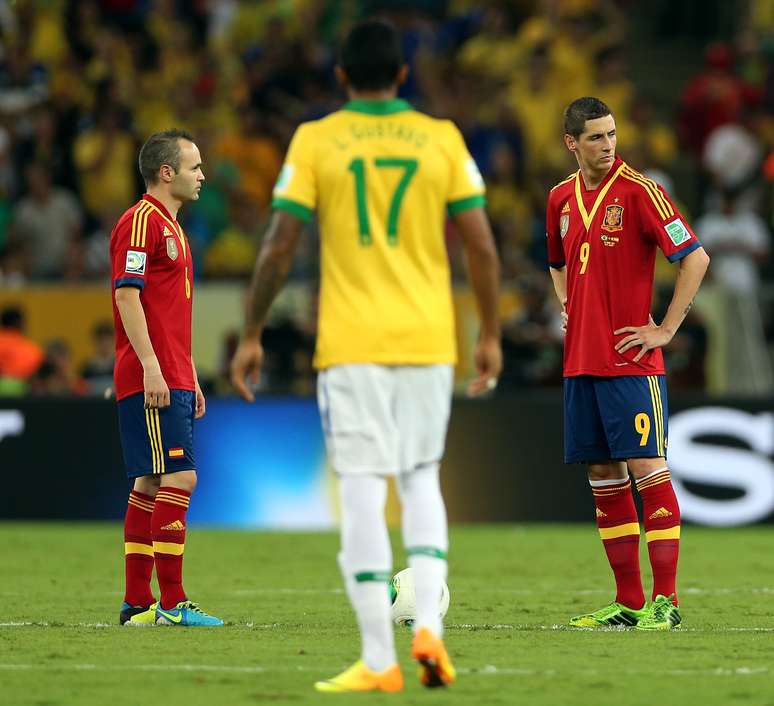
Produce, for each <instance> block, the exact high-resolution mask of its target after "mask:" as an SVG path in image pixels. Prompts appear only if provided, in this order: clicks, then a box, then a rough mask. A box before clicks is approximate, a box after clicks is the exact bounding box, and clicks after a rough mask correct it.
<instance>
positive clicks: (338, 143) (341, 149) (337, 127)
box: [273, 99, 484, 368]
mask: <svg viewBox="0 0 774 706" xmlns="http://www.w3.org/2000/svg"><path fill="white" fill-rule="evenodd" d="M273 205H274V208H276V209H280V210H285V211H288V212H289V213H292V214H294V215H296V216H298V217H299V218H300V219H301V220H304V221H308V220H309V219H310V218H311V217H312V212H313V211H314V210H316V211H317V212H318V218H319V228H320V241H321V249H322V252H321V268H322V286H321V290H320V314H319V333H318V339H317V350H316V355H315V364H316V367H318V368H327V367H329V366H331V365H338V364H342V363H362V362H371V363H384V364H409V363H414V364H417V363H419V364H424V363H454V362H455V360H456V351H455V338H454V319H453V310H452V299H451V289H450V287H449V265H448V259H447V256H446V245H445V242H444V224H445V221H446V214H447V211H448V212H449V213H451V214H456V213H460V212H462V211H464V210H466V209H470V208H475V207H480V206H483V205H484V183H483V180H482V179H481V175H480V174H479V172H478V169H477V167H476V164H475V162H474V161H473V159H472V158H471V156H470V154H469V153H468V150H467V148H466V147H465V142H464V141H463V139H462V135H461V134H460V132H459V130H458V129H457V128H456V127H455V125H454V124H453V123H452V122H450V121H448V120H436V119H434V118H431V117H428V116H426V115H423V114H422V113H419V112H417V111H415V110H413V109H412V107H411V106H410V105H409V104H408V103H406V102H405V101H403V100H399V99H393V100H380V101H374V100H353V101H350V102H349V103H347V104H346V105H345V106H344V107H343V108H342V109H341V110H339V111H337V112H335V113H333V114H332V115H329V116H328V117H326V118H323V119H322V120H317V121H314V122H310V123H305V124H303V125H301V126H300V127H299V128H298V130H297V131H296V134H295V136H294V138H293V141H292V143H291V145H290V149H289V151H288V155H287V159H286V160H285V164H284V166H283V168H282V172H281V173H280V177H279V180H278V182H277V186H276V187H275V189H274V201H273Z"/></svg>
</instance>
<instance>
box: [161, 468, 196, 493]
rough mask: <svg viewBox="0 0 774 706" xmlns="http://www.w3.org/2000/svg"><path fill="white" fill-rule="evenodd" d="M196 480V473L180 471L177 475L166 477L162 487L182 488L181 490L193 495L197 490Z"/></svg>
mask: <svg viewBox="0 0 774 706" xmlns="http://www.w3.org/2000/svg"><path fill="white" fill-rule="evenodd" d="M196 480H197V478H196V471H178V472H177V473H170V474H169V475H165V476H164V478H163V480H162V481H161V485H163V486H171V487H173V488H180V490H185V491H186V492H187V493H193V492H194V490H195V489H196Z"/></svg>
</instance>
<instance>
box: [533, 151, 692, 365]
mask: <svg viewBox="0 0 774 706" xmlns="http://www.w3.org/2000/svg"><path fill="white" fill-rule="evenodd" d="M546 236H547V238H548V262H549V264H550V266H551V267H554V268H561V267H564V266H565V265H566V266H567V315H568V317H569V319H568V323H567V335H566V337H565V341H564V375H565V377H572V376H574V375H599V376H613V375H661V374H663V373H664V356H663V355H662V353H661V349H660V348H656V349H654V350H651V351H648V352H647V353H646V354H645V355H644V356H643V357H642V358H641V359H640V360H639V361H638V362H637V363H635V362H634V360H633V359H634V357H635V356H636V355H637V353H639V351H640V348H639V346H636V347H634V348H630V349H629V350H628V351H626V352H625V353H623V354H621V353H618V352H617V351H616V350H615V344H616V343H617V342H618V341H620V340H621V339H622V338H623V337H624V336H626V335H628V334H621V335H618V336H614V335H613V331H615V330H616V329H619V328H623V327H624V326H644V325H645V324H647V323H648V316H649V314H650V305H651V298H652V294H653V267H654V264H655V258H656V249H657V248H660V249H661V251H662V252H663V253H664V255H666V257H667V259H668V260H669V261H670V262H676V261H678V260H680V259H681V258H683V257H685V256H686V255H687V254H688V253H689V252H691V251H693V250H695V249H696V248H698V247H700V243H699V241H698V240H697V238H696V235H695V234H694V232H693V231H692V230H691V227H690V226H689V225H688V224H687V223H686V222H685V221H684V220H683V218H682V217H681V215H680V213H679V212H678V210H677V208H675V205H674V203H673V202H672V200H671V199H670V198H669V196H668V195H667V194H666V193H665V192H664V191H663V189H662V188H661V187H660V186H658V184H656V182H654V181H653V180H651V179H647V178H646V177H644V176H643V175H642V174H640V173H639V172H637V171H635V170H634V169H632V168H631V167H629V166H628V165H627V164H626V163H624V162H623V161H621V159H620V158H616V160H615V162H614V163H613V165H612V167H611V169H610V171H609V172H608V174H607V176H606V177H605V179H604V181H603V182H602V183H601V184H600V185H599V186H598V187H597V188H596V189H594V190H592V191H589V190H587V189H586V187H585V185H584V182H583V177H582V176H581V173H580V170H579V171H578V172H576V173H575V174H573V175H572V176H570V177H568V178H567V179H565V180H564V181H562V182H560V183H559V184H557V186H555V187H554V188H553V189H552V190H551V193H550V194H549V196H548V208H547V214H546Z"/></svg>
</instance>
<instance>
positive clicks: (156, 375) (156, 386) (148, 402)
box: [142, 371, 169, 409]
mask: <svg viewBox="0 0 774 706" xmlns="http://www.w3.org/2000/svg"><path fill="white" fill-rule="evenodd" d="M142 384H143V388H144V389H145V409H160V408H161V407H169V388H168V387H167V383H166V381H165V380H164V376H163V375H162V374H161V371H158V372H145V373H144V374H143V376H142Z"/></svg>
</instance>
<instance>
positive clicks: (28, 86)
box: [0, 41, 48, 119]
mask: <svg viewBox="0 0 774 706" xmlns="http://www.w3.org/2000/svg"><path fill="white" fill-rule="evenodd" d="M4 44H5V53H4V55H3V56H2V59H1V60H0V118H10V119H18V118H19V117H20V116H23V115H24V113H25V112H26V111H28V110H30V109H31V108H34V107H35V106H37V105H40V104H41V103H42V102H43V101H44V100H45V99H46V96H47V94H48V73H47V71H46V69H45V68H44V67H43V66H42V65H40V64H37V63H35V62H33V61H32V60H31V59H30V56H29V52H28V47H27V45H26V42H23V41H17V42H7V43H4Z"/></svg>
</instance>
